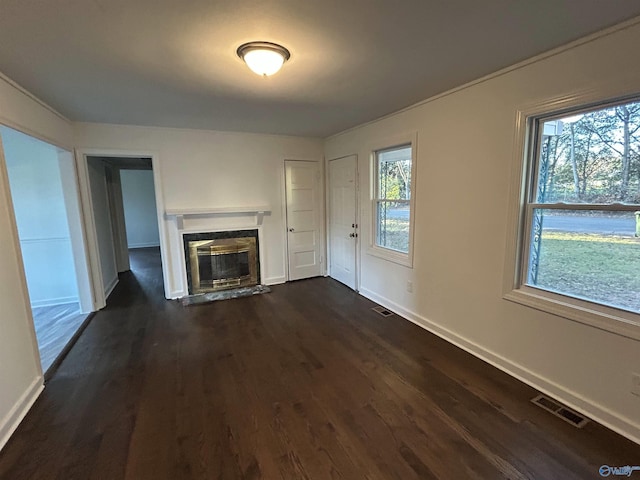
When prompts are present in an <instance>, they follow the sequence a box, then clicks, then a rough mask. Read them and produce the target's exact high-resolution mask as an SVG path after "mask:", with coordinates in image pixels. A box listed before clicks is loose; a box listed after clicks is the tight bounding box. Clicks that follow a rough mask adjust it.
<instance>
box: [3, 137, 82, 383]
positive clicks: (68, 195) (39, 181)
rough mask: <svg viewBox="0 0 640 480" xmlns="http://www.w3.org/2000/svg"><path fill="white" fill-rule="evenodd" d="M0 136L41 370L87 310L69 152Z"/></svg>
mask: <svg viewBox="0 0 640 480" xmlns="http://www.w3.org/2000/svg"><path fill="white" fill-rule="evenodd" d="M0 136H1V138H2V148H3V152H4V160H5V164H6V168H7V174H8V179H9V187H10V191H11V198H12V203H13V210H14V215H15V220H16V226H17V230H18V238H19V241H20V250H21V253H22V262H23V268H24V273H25V278H26V282H27V289H28V291H29V299H30V304H31V312H32V317H33V322H34V327H35V333H36V339H37V343H38V350H39V354H40V361H41V365H42V369H43V371H44V372H46V371H47V370H48V369H49V368H50V367H51V366H52V365H53V364H54V363H55V361H56V359H57V358H58V357H60V356H63V354H64V351H65V349H66V347H67V345H68V344H69V343H70V342H71V341H72V340H73V338H74V336H75V335H76V334H77V333H78V331H79V329H80V328H81V326H82V325H83V323H84V321H85V320H86V318H87V316H88V314H89V312H91V311H92V299H91V291H90V285H89V275H88V270H87V265H86V255H85V247H84V241H83V233H82V232H83V227H82V220H81V214H80V204H79V192H78V186H77V182H76V178H77V175H76V169H75V163H74V160H73V155H72V153H71V152H69V151H67V150H64V149H61V148H58V147H56V146H54V145H51V144H49V143H46V142H43V141H41V140H38V139H36V138H33V137H31V136H29V135H26V134H24V133H21V132H19V131H17V130H14V129H12V128H8V127H5V126H0ZM16 301H19V300H17V299H16Z"/></svg>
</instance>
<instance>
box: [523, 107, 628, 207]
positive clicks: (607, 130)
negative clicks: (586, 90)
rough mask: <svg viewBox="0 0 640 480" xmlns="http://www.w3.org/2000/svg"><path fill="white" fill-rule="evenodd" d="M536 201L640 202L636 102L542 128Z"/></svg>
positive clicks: (562, 119) (544, 125) (573, 117)
mask: <svg viewBox="0 0 640 480" xmlns="http://www.w3.org/2000/svg"><path fill="white" fill-rule="evenodd" d="M541 130H542V132H541V133H542V138H541V145H539V148H538V152H540V156H539V158H538V172H537V173H538V177H537V178H538V184H537V185H538V186H537V188H538V191H537V192H535V195H534V198H536V199H537V202H538V203H555V202H567V203H605V204H606V203H617V202H618V203H640V102H631V103H627V104H624V105H618V106H612V107H607V108H603V109H600V110H596V111H593V112H587V113H582V114H579V115H575V114H573V115H571V116H569V115H568V116H566V117H563V118H560V119H556V120H549V121H546V122H542V124H541Z"/></svg>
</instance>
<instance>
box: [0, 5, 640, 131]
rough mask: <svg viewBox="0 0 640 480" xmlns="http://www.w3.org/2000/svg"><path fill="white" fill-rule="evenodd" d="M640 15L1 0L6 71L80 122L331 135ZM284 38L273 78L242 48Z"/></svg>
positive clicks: (512, 8)
mask: <svg viewBox="0 0 640 480" xmlns="http://www.w3.org/2000/svg"><path fill="white" fill-rule="evenodd" d="M636 15H640V1H637V0H535V1H533V0H529V1H527V0H482V1H480V0H395V1H393V0H217V1H216V0H55V1H51V0H48V1H47V0H0V71H2V72H3V73H4V74H6V75H7V76H9V77H10V78H12V79H13V80H15V81H16V82H17V83H19V84H20V85H22V86H24V87H25V88H26V89H27V90H29V91H31V92H32V93H34V94H35V95H36V96H38V97H40V98H41V99H43V100H44V101H45V102H47V103H49V104H50V105H51V106H53V107H54V108H56V109H57V110H58V111H60V112H61V113H63V114H64V115H65V116H67V117H68V118H70V119H71V120H75V121H87V122H107V123H123V124H137V125H153V126H168V127H184V128H202V129H213V130H230V131H247V132H261V133H274V134H290V135H309V136H319V137H324V136H327V135H330V134H333V133H336V132H339V131H341V130H344V129H346V128H349V127H352V126H354V125H357V124H360V123H363V122H366V121H369V120H372V119H375V118H377V117H380V116H383V115H385V114H388V113H391V112H393V111H396V110H398V109H401V108H403V107H405V106H408V105H410V104H412V103H415V102H417V101H420V100H422V99H424V98H427V97H429V96H432V95H434V94H437V93H439V92H442V91H445V90H448V89H450V88H453V87H455V86H458V85H461V84H463V83H466V82H468V81H470V80H473V79H476V78H478V77H481V76H483V75H485V74H488V73H491V72H494V71H496V70H498V69H500V68H502V67H505V66H508V65H511V64H513V63H516V62H518V61H520V60H523V59H526V58H528V57H531V56H534V55H536V54H538V53H541V52H543V51H546V50H549V49H551V48H553V47H556V46H559V45H562V44H564V43H567V42H569V41H571V40H574V39H576V38H579V37H582V36H584V35H587V34H589V33H592V32H594V31H597V30H600V29H602V28H604V27H607V26H610V25H613V24H615V23H618V22H620V21H622V20H625V19H628V18H631V17H633V16H636ZM252 40H268V41H273V42H277V43H280V44H282V45H284V46H286V47H287V48H288V49H289V50H290V51H291V55H292V57H291V60H290V61H289V62H288V63H287V64H285V66H284V68H283V69H282V70H281V71H280V73H278V74H276V75H275V76H273V77H270V78H266V79H265V78H260V77H258V76H257V75H255V74H254V73H252V72H251V71H250V70H249V69H248V68H247V67H246V66H245V65H244V64H243V63H242V62H241V61H240V59H239V58H237V56H236V54H235V50H236V48H237V47H238V46H239V45H240V44H242V43H245V42H248V41H252Z"/></svg>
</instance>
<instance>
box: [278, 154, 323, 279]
mask: <svg viewBox="0 0 640 480" xmlns="http://www.w3.org/2000/svg"><path fill="white" fill-rule="evenodd" d="M284 163H285V186H286V206H287V264H288V270H289V280H300V279H303V278H310V277H317V276H319V275H321V274H322V263H321V262H322V255H321V233H322V232H321V222H320V205H321V203H320V202H321V191H320V168H319V166H318V162H306V161H301V160H286V161H285V162H284Z"/></svg>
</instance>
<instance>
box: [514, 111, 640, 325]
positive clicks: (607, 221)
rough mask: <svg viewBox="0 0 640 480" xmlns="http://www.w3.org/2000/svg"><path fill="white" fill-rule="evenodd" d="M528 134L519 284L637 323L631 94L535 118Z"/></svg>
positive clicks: (635, 125)
mask: <svg viewBox="0 0 640 480" xmlns="http://www.w3.org/2000/svg"><path fill="white" fill-rule="evenodd" d="M528 135H529V137H528V138H529V141H528V145H529V146H530V151H529V152H528V155H527V157H528V162H527V163H528V166H527V181H526V182H525V184H526V186H525V188H526V192H525V195H524V198H525V202H524V205H523V212H522V218H523V219H524V222H523V227H524V228H523V234H522V235H521V240H520V248H519V251H520V252H521V258H520V263H519V266H518V271H519V285H520V288H522V289H525V290H526V289H534V290H535V291H536V292H537V295H540V296H542V297H543V298H544V297H545V296H548V297H549V298H558V296H559V297H560V298H564V300H563V301H565V302H566V303H567V304H568V305H575V306H578V307H582V308H583V309H584V308H585V307H586V308H587V309H593V310H594V311H600V312H603V313H605V314H607V313H608V314H611V313H613V315H614V316H619V315H617V314H616V313H615V312H616V311H617V312H621V313H622V316H623V317H624V318H631V319H632V322H633V323H640V322H638V320H637V317H636V316H635V315H633V314H638V313H640V100H635V101H625V102H616V103H609V104H606V105H600V106H598V107H597V108H589V109H575V110H573V111H570V112H566V111H565V112H563V113H561V114H555V115H545V116H541V117H537V118H534V119H533V120H531V121H530V122H529V132H528ZM554 296H555V297H554ZM625 312H627V313H625ZM628 312H630V313H631V314H632V315H631V317H629V315H628ZM582 315H583V314H582ZM625 315H626V317H625Z"/></svg>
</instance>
